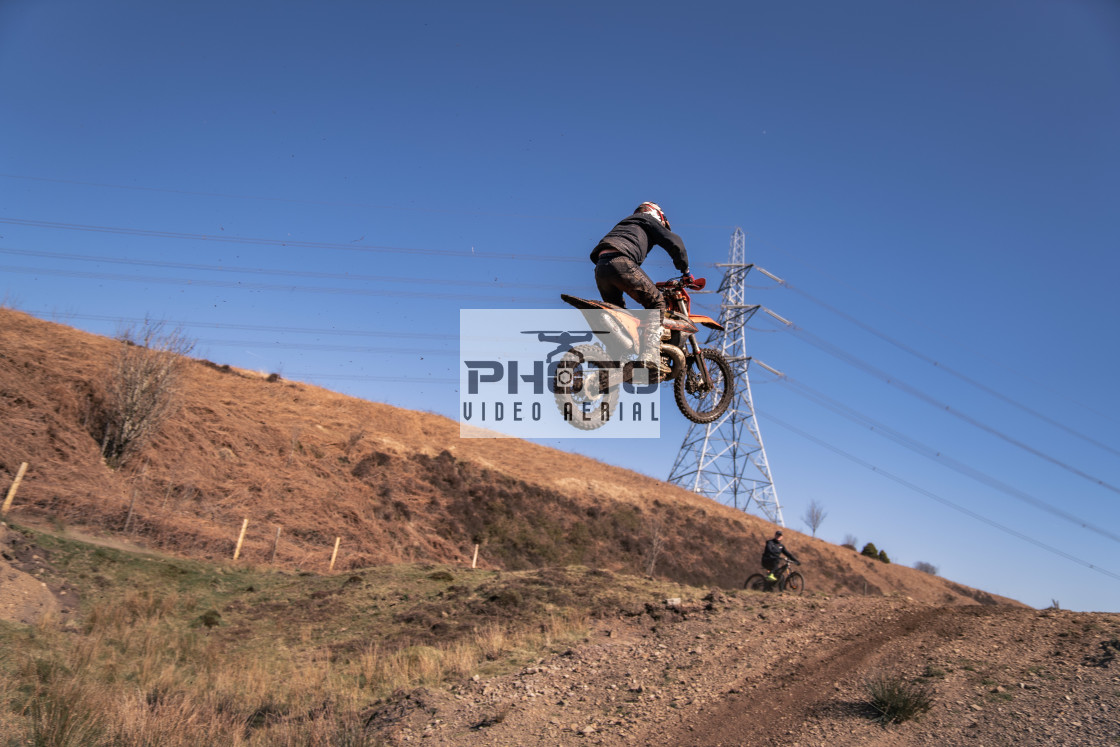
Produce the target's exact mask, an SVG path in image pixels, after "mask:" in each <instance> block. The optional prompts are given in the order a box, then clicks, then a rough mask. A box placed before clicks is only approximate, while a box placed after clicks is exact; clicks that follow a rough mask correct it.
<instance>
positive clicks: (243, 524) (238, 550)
mask: <svg viewBox="0 0 1120 747" xmlns="http://www.w3.org/2000/svg"><path fill="white" fill-rule="evenodd" d="M248 527H249V517H245V521H243V522H241V534H239V535H237V547H236V548H235V549H234V551H233V559H234V560H237V557H238V556H239V555H241V543H242V542H244V541H245V530H246V529H247V528H248Z"/></svg>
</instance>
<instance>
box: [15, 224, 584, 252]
mask: <svg viewBox="0 0 1120 747" xmlns="http://www.w3.org/2000/svg"><path fill="white" fill-rule="evenodd" d="M0 223H7V224H9V225H13V226H28V227H31V228H54V229H59V230H65V231H85V232H89V233H109V234H118V235H122V236H142V237H145V238H158V239H181V240H187V241H212V242H217V243H222V244H247V245H250V246H281V247H293V248H296V249H331V250H337V251H347V252H365V253H373V254H384V253H396V254H419V255H425V256H439V257H462V258H465V259H469V258H477V259H505V260H516V261H528V262H587V261H588V260H587V257H586V256H566V255H556V256H539V255H531V254H502V253H499V252H476V251H473V250H472V251H469V252H464V251H459V250H454V249H424V248H420V247H403V246H387V245H374V244H359V245H357V246H355V245H354V244H339V243H332V242H321V241H293V240H289V239H264V238H255V237H249V236H215V235H213V234H204V233H182V232H177V231H155V230H147V229H142V228H127V227H119V226H96V225H88V224H81V223H59V222H56V221H43V220H25V219H22V218H0Z"/></svg>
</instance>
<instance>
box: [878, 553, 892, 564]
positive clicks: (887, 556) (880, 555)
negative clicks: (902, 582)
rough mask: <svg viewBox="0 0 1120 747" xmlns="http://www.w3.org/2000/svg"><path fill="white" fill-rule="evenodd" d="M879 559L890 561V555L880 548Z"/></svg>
mask: <svg viewBox="0 0 1120 747" xmlns="http://www.w3.org/2000/svg"><path fill="white" fill-rule="evenodd" d="M879 561H880V562H882V563H890V562H891V559H890V556H889V555H887V551H886V550H880V551H879Z"/></svg>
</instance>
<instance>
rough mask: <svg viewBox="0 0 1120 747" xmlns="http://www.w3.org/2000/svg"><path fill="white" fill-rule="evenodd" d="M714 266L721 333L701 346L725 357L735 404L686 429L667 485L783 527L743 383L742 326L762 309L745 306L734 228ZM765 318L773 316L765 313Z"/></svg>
mask: <svg viewBox="0 0 1120 747" xmlns="http://www.w3.org/2000/svg"><path fill="white" fill-rule="evenodd" d="M716 266H717V267H726V268H727V269H726V271H725V272H724V274H723V282H722V283H720V286H719V291H720V293H721V294H722V295H723V300H722V301H721V303H720V313H719V321H720V323H721V324H722V325H723V331H719V330H716V331H714V332H713V333H712V334H711V335H709V336H708V340H707V342H705V343H704V346H705V347H709V348H716V349H718V350H720V351H722V352H723V354H724V355H725V356H726V357H727V361H728V362H729V363H730V364H731V370H732V372H734V375H735V398H734V399H733V400H732V401H731V405H730V406H729V407H728V408H727V412H725V413H724V414H723V416H722V417H720V418H719V419H718V420H716V421H715V422H713V423H709V424H707V425H699V424H695V423H694V424H693V425H691V426H690V427H689V429H688V433H687V434H686V435H685V437H684V442H683V443H682V444H681V450H680V451H679V452H678V453H677V460H676V462H674V464H673V469H672V471H671V472H670V473H669V482H672V483H676V484H677V485H680V486H682V487H685V488H688V489H689V490H691V491H692V492H694V493H699V494H700V495H706V496H708V497H709V498H712V499H714V500H717V501H719V502H720V503H724V504H727V505H729V506H734V507H735V508H739V509H742V510H744V511H746V510H747V507H748V506H749V505H750V504H751V503H752V502H753V503H754V504H755V506H757V507H758V510H759V511H761V512H762V513H763V514H764V515H765V516H766V518H767V519H769V520H770V521H772V522H774V523H776V524H780V525H781V526H785V520H784V519H783V518H782V507H781V505H780V504H779V503H778V493H777V491H776V490H775V489H774V479H773V478H772V477H771V476H770V464H769V462H768V461H767V460H766V449H765V447H764V446H763V444H762V434H761V433H760V432H759V430H758V422H757V421H756V419H755V414H754V401H753V400H752V399H751V383H750V379H749V378H748V377H747V367H748V366H749V365H750V362H751V357H750V356H749V355H747V334H746V333H747V322H748V321H750V318H751V317H752V316H754V314H755V312H757V311H758V310H759V309H760V308H762V307H761V306H759V305H758V304H747V303H745V301H746V279H747V273H749V272H750V271H751V269H752V268H753V267H754V265H753V264H747V263H746V261H745V260H744V238H743V230H742V229H741V228H736V229H735V233H734V234H732V236H731V252H730V258H729V260H728V262H727V264H725V265H716ZM767 313H771V314H773V312H769V311H768V310H767ZM775 317H776V318H779V319H780V317H777V316H776V315H775ZM756 362H757V363H759V365H761V366H763V367H765V368H767V369H769V370H771V371H773V369H770V367H769V366H766V364H764V363H762V362H760V361H756Z"/></svg>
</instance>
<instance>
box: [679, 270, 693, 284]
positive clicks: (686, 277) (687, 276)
mask: <svg viewBox="0 0 1120 747" xmlns="http://www.w3.org/2000/svg"><path fill="white" fill-rule="evenodd" d="M681 280H682V281H684V282H685V283H693V282H695V281H696V278H694V277H693V276H692V273H691V272H689V271H688V270H685V271H684V275H682V276H681Z"/></svg>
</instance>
